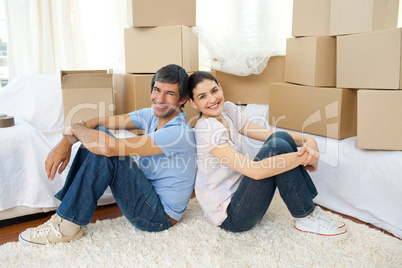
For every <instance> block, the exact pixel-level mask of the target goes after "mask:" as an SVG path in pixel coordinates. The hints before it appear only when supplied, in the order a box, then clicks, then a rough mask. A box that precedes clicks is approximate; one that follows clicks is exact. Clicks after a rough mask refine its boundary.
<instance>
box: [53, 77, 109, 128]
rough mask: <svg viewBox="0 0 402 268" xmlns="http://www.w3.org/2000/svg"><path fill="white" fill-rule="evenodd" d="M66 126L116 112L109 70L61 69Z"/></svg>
mask: <svg viewBox="0 0 402 268" xmlns="http://www.w3.org/2000/svg"><path fill="white" fill-rule="evenodd" d="M60 78H61V89H62V96H63V111H64V126H65V127H68V126H69V125H71V124H73V123H78V122H79V121H80V120H81V119H82V120H89V119H91V118H94V117H101V116H110V115H113V114H114V99H113V98H114V97H113V77H112V74H111V73H108V71H107V70H90V71H60Z"/></svg>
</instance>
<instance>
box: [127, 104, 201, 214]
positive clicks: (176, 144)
mask: <svg viewBox="0 0 402 268" xmlns="http://www.w3.org/2000/svg"><path fill="white" fill-rule="evenodd" d="M129 116H130V119H131V121H132V122H133V123H134V125H135V126H136V127H138V128H141V129H143V130H144V131H145V135H148V136H149V137H151V139H152V140H153V141H154V142H155V143H156V145H158V147H159V148H160V149H161V150H162V151H163V154H159V155H151V156H141V157H140V158H139V160H138V165H139V166H140V168H141V170H142V171H143V172H144V174H145V176H146V177H147V178H148V179H149V181H150V182H151V183H152V185H153V187H154V189H155V191H156V193H157V194H158V195H159V198H160V200H161V202H162V205H163V207H164V208H165V212H166V213H167V214H168V215H169V216H170V217H172V218H173V219H175V220H179V219H180V218H181V217H182V215H183V213H184V211H185V210H186V207H187V204H188V202H189V200H190V197H191V194H192V192H193V189H194V181H195V176H196V173H197V165H196V155H195V154H196V151H195V150H196V149H195V137H194V132H193V129H192V128H191V127H190V125H189V124H188V123H187V121H186V118H187V115H186V113H184V112H181V113H179V114H178V115H177V116H176V117H174V118H173V119H172V120H170V121H169V123H167V124H166V125H165V126H164V127H163V128H162V129H159V130H158V131H155V130H156V128H157V126H158V118H157V117H156V116H155V115H154V113H153V110H152V108H145V109H141V110H138V111H134V112H132V113H129Z"/></svg>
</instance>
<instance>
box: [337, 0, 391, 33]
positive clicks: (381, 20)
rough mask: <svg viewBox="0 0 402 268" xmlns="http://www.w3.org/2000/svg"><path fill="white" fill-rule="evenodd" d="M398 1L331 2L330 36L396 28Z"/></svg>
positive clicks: (359, 0)
mask: <svg viewBox="0 0 402 268" xmlns="http://www.w3.org/2000/svg"><path fill="white" fill-rule="evenodd" d="M398 10H399V0H331V14H330V32H329V34H330V35H343V34H352V33H362V32H372V31H378V30H385V29H392V28H396V27H397V25H398Z"/></svg>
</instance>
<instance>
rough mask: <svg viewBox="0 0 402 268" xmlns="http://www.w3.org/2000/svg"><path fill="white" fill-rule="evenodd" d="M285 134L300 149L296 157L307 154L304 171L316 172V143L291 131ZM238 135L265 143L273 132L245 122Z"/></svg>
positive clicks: (317, 155)
mask: <svg viewBox="0 0 402 268" xmlns="http://www.w3.org/2000/svg"><path fill="white" fill-rule="evenodd" d="M286 132H287V133H288V134H289V135H290V136H291V137H292V138H293V140H294V141H295V143H296V146H298V147H302V148H301V149H300V151H299V152H298V155H303V154H304V153H306V152H307V153H308V157H307V159H306V161H305V162H304V163H303V165H306V166H305V169H306V170H309V171H311V172H313V171H316V170H317V166H318V159H319V158H320V153H319V150H318V146H317V142H316V141H315V140H314V139H313V138H312V137H309V136H305V135H300V134H298V133H295V132H291V131H286ZM239 133H240V134H242V135H244V136H246V137H249V138H252V139H255V140H259V141H266V140H267V139H268V137H269V136H270V135H271V134H272V133H274V131H271V130H269V129H267V128H265V127H262V126H259V125H257V124H255V123H253V122H251V121H247V122H246V124H245V125H244V127H243V128H242V129H241V130H240V131H239Z"/></svg>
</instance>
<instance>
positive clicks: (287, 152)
mask: <svg viewBox="0 0 402 268" xmlns="http://www.w3.org/2000/svg"><path fill="white" fill-rule="evenodd" d="M189 93H190V94H189V95H190V100H189V102H190V104H191V106H193V107H194V108H196V109H199V110H200V112H201V115H200V118H199V119H198V122H197V124H196V126H195V129H194V130H195V133H196V142H197V158H198V159H197V165H198V172H197V178H196V184H195V192H196V196H197V199H198V200H199V202H200V204H201V207H202V209H203V213H204V216H205V217H207V218H208V220H209V221H210V222H212V223H213V224H215V225H216V226H220V227H221V228H223V229H225V230H228V231H232V232H242V231H246V230H249V229H251V228H252V227H253V226H255V225H256V224H257V222H258V221H259V220H260V219H261V218H262V217H263V216H264V214H265V212H266V211H267V209H268V207H269V205H270V203H271V201H272V198H273V196H274V193H275V190H276V188H278V190H279V193H280V195H281V197H282V199H283V201H284V202H285V204H286V206H287V208H288V209H289V211H290V213H291V214H292V216H293V217H294V218H295V225H294V226H295V228H296V229H297V230H299V231H303V232H309V233H314V234H317V235H321V236H325V237H332V238H335V237H336V238H344V237H346V236H347V235H348V233H347V230H346V226H345V224H344V223H342V222H338V221H335V220H332V219H330V218H328V217H327V216H325V215H324V214H323V213H322V211H321V210H320V208H319V207H316V206H315V205H314V203H313V198H314V197H315V196H316V195H317V190H316V188H315V186H314V183H313V181H312V180H311V178H310V176H309V175H308V173H307V171H310V172H313V171H315V170H317V164H318V159H319V157H320V154H319V153H318V147H317V143H316V142H315V140H314V139H313V138H311V137H305V136H302V135H299V134H296V133H291V132H273V131H271V130H269V129H266V128H263V127H260V126H258V125H256V124H254V123H252V122H250V121H247V120H246V119H245V118H243V116H242V115H241V110H240V108H239V107H237V106H236V105H234V104H233V103H231V102H225V98H224V95H223V90H222V87H221V86H220V84H219V83H218V82H217V80H216V79H215V78H214V77H213V76H212V75H211V74H209V73H207V72H196V73H194V74H192V75H191V76H190V80H189ZM240 135H245V136H247V137H249V138H252V139H256V140H260V141H264V142H265V143H264V145H263V146H262V148H261V150H260V151H259V153H258V154H257V156H256V157H255V158H254V160H251V159H250V158H248V157H247V152H244V150H243V149H242V144H241V136H240ZM298 146H299V147H301V149H300V151H299V152H298V151H297V147H298Z"/></svg>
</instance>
